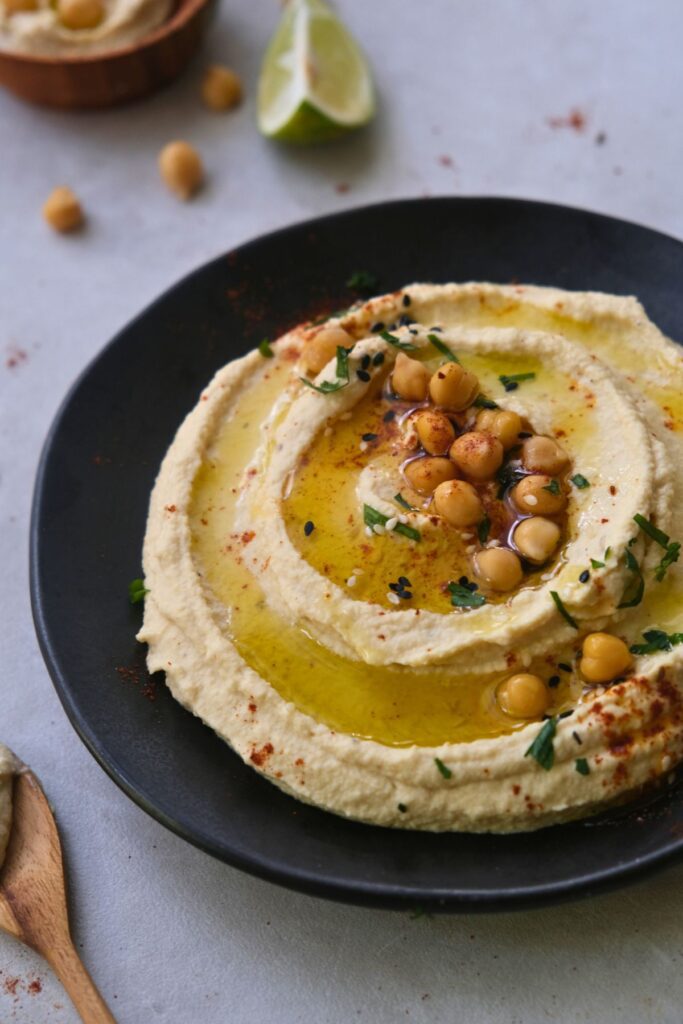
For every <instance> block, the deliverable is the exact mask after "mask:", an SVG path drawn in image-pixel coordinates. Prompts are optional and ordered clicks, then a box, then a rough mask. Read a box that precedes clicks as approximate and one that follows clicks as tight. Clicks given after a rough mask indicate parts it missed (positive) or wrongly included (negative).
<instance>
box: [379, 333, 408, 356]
mask: <svg viewBox="0 0 683 1024" xmlns="http://www.w3.org/2000/svg"><path fill="white" fill-rule="evenodd" d="M379 336H380V338H384V340H385V341H388V342H389V344H390V345H393V346H394V348H400V350H401V352H415V351H416V350H417V345H413V343H412V341H401V339H400V338H397V337H396V335H395V334H391V333H390V332H389V331H380V332H379Z"/></svg>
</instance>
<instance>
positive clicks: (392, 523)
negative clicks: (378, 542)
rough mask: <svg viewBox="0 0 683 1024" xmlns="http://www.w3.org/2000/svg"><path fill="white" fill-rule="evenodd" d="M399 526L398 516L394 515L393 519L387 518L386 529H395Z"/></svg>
mask: <svg viewBox="0 0 683 1024" xmlns="http://www.w3.org/2000/svg"><path fill="white" fill-rule="evenodd" d="M397 526H398V516H392V517H391V519H387V521H386V523H385V524H384V529H385V530H395V529H396V527H397Z"/></svg>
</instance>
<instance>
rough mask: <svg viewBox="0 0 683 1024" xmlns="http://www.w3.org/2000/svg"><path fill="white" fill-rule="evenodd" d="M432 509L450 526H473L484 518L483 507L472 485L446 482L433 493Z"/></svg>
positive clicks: (452, 481) (461, 482)
mask: <svg viewBox="0 0 683 1024" xmlns="http://www.w3.org/2000/svg"><path fill="white" fill-rule="evenodd" d="M434 507H435V509H436V511H437V512H438V513H439V515H440V516H443V518H444V519H445V520H446V521H447V522H449V523H450V524H451V525H452V526H474V524H475V523H479V522H481V520H482V519H483V517H484V506H483V505H482V503H481V500H480V498H479V495H478V494H477V492H476V491H475V489H474V487H473V486H472V484H468V483H467V482H466V481H465V480H446V481H445V482H444V483H442V484H439V486H438V487H437V488H436V490H435V491H434Z"/></svg>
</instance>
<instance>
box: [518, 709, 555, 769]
mask: <svg viewBox="0 0 683 1024" xmlns="http://www.w3.org/2000/svg"><path fill="white" fill-rule="evenodd" d="M556 732H557V718H556V717H555V716H553V717H552V718H549V719H548V721H547V722H544V723H543V728H542V729H541V731H540V732H539V733H538V735H537V736H536V739H535V740H534V742H533V743H532V744H531V746H530V747H529V749H528V750H527V752H526V753H525V755H524V756H525V757H533V758H534V760H535V761H538V763H539V764H540V766H541V768H544V769H545V771H547V772H549V771H550V769H551V768H552V766H553V764H554V763H555V748H554V746H553V740H554V739H555V733H556Z"/></svg>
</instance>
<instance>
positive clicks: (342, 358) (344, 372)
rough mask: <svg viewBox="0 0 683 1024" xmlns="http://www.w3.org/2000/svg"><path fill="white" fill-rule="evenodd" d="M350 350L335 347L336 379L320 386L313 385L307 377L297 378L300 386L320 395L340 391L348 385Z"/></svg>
mask: <svg viewBox="0 0 683 1024" xmlns="http://www.w3.org/2000/svg"><path fill="white" fill-rule="evenodd" d="M350 351H351V349H349V348H344V346H343V345H337V371H336V372H337V379H336V380H335V381H332V380H324V381H323V382H322V383H321V384H314V383H313V381H312V380H309V379H308V377H299V380H300V381H301V383H302V384H306V385H307V386H308V387H309V388H313V390H314V391H318V392H319V393H320V394H321V395H329V394H331V393H332V392H333V391H341V389H342V388H345V387H346V386H347V384H348V383H349V352H350Z"/></svg>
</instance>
